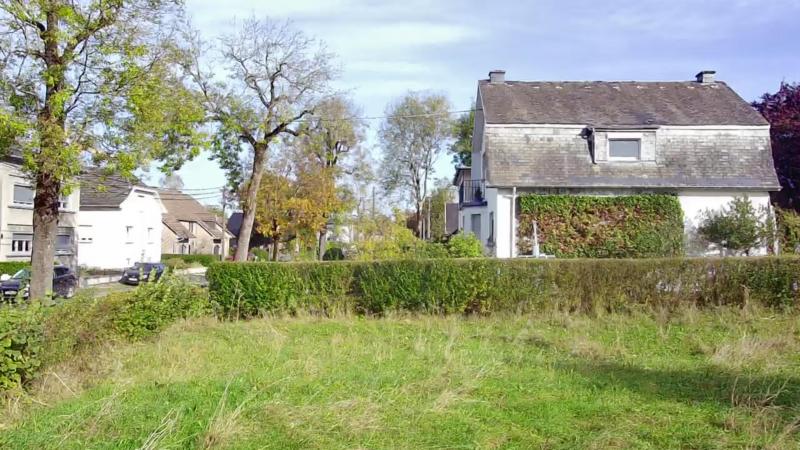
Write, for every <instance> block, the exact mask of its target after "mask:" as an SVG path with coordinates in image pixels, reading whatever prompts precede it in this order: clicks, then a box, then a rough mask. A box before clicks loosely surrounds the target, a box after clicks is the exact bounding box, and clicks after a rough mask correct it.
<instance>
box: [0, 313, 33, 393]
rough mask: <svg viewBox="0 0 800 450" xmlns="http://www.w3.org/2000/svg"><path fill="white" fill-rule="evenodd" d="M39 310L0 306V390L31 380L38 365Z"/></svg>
mask: <svg viewBox="0 0 800 450" xmlns="http://www.w3.org/2000/svg"><path fill="white" fill-rule="evenodd" d="M41 317H42V312H41V307H40V306H39V304H38V303H33V304H30V305H26V306H21V307H13V306H0V391H3V390H6V389H13V388H15V387H17V386H20V385H21V384H23V383H25V382H27V381H28V380H30V379H31V378H33V377H34V376H35V374H36V371H37V370H38V368H39V366H40V365H41V360H40V359H39V351H40V348H41V345H42V333H41Z"/></svg>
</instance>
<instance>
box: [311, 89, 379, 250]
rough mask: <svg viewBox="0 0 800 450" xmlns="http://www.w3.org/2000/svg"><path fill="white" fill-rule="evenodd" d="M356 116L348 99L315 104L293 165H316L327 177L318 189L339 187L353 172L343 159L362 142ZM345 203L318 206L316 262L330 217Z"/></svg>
mask: <svg viewBox="0 0 800 450" xmlns="http://www.w3.org/2000/svg"><path fill="white" fill-rule="evenodd" d="M358 116H359V110H358V108H357V107H356V106H355V105H354V104H353V103H352V102H351V101H350V100H349V99H347V98H345V97H343V96H334V97H331V98H327V99H324V100H322V101H321V102H320V103H318V104H317V105H316V107H315V108H314V115H313V116H311V117H309V119H308V122H307V124H306V126H305V128H304V133H303V137H302V139H301V140H300V142H299V149H298V150H299V152H298V153H299V155H298V156H299V159H300V160H301V161H300V162H299V163H298V164H297V166H303V165H304V163H305V160H307V159H311V160H312V161H313V162H314V163H315V164H316V165H318V166H319V170H317V173H318V174H319V176H324V177H327V178H329V180H327V182H326V181H325V180H319V183H318V184H319V185H320V186H324V185H328V186H332V187H333V188H336V187H339V186H340V181H342V178H343V176H344V175H346V174H347V173H351V174H352V173H355V172H356V170H351V167H352V166H351V165H350V164H348V161H345V158H346V157H347V156H348V155H350V153H351V150H353V149H355V148H357V147H358V145H359V144H360V143H361V142H362V141H363V140H364V129H365V124H364V122H363V120H361V119H359V118H358ZM353 169H354V167H353ZM322 198H330V197H329V196H322ZM337 200H338V197H337ZM345 204H346V202H344V201H336V202H325V203H324V204H323V203H320V206H322V207H323V210H322V211H321V213H322V218H323V219H324V220H323V224H322V226H321V228H320V229H319V230H318V232H317V256H318V258H319V259H320V260H321V259H323V256H324V255H325V250H326V248H327V236H328V227H330V226H332V225H334V223H333V215H334V214H335V213H339V212H342V208H341V207H343V206H344V205H345Z"/></svg>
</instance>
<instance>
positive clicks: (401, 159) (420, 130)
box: [379, 92, 452, 236]
mask: <svg viewBox="0 0 800 450" xmlns="http://www.w3.org/2000/svg"><path fill="white" fill-rule="evenodd" d="M449 108H450V103H449V102H448V101H447V98H445V97H444V96H441V95H434V94H421V93H418V92H410V93H408V94H406V96H404V97H403V98H401V99H399V100H398V101H397V102H395V103H393V104H391V105H389V107H388V108H387V111H386V115H387V116H388V117H387V118H386V120H385V121H384V123H383V124H382V125H381V129H380V131H379V137H380V142H381V145H382V150H383V160H382V164H381V168H382V174H383V179H382V183H383V187H384V189H385V190H386V191H387V192H394V191H398V190H400V191H403V193H404V194H406V195H408V197H407V198H408V199H409V200H410V202H411V203H412V204H413V205H414V212H415V216H416V217H421V216H422V208H423V204H424V202H425V198H426V197H427V194H428V182H429V178H430V173H431V171H432V170H433V165H434V163H435V162H436V159H437V158H438V156H439V155H440V154H441V152H442V150H443V149H444V145H445V143H446V142H447V140H448V139H449V138H450V136H451V131H452V127H451V122H450V118H449V113H448V110H449ZM416 235H417V236H422V221H421V220H417V226H416Z"/></svg>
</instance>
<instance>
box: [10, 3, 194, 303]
mask: <svg viewBox="0 0 800 450" xmlns="http://www.w3.org/2000/svg"><path fill="white" fill-rule="evenodd" d="M181 14H182V2H179V1H170V0H131V1H124V2H123V1H95V0H83V1H82V0H41V1H19V0H0V140H3V141H6V142H7V143H8V144H9V145H10V146H11V147H12V148H15V149H16V151H18V152H19V154H20V155H21V156H22V160H23V161H24V163H23V170H24V172H25V173H26V174H27V175H28V176H29V178H30V180H31V182H32V184H33V186H34V187H35V191H36V195H35V198H34V205H33V248H32V252H31V265H32V272H33V274H32V279H31V283H30V297H31V298H41V297H43V296H45V294H46V293H47V292H48V291H50V290H51V288H52V286H51V284H52V276H53V275H52V273H53V260H54V256H55V237H56V233H57V224H58V215H59V200H60V197H61V196H62V195H65V194H68V193H69V191H70V190H71V189H72V188H73V187H74V186H75V184H76V176H77V175H78V173H79V171H80V169H81V166H82V164H83V163H85V162H87V161H92V162H94V163H96V164H98V165H102V166H103V167H104V168H105V169H106V170H107V171H108V172H116V173H121V174H123V175H130V174H131V173H132V172H133V171H134V170H135V169H136V168H138V167H140V166H142V165H144V164H147V163H148V162H149V161H150V160H151V159H163V160H165V164H164V167H166V168H174V167H177V166H179V165H180V163H181V161H182V160H183V159H184V157H186V156H191V155H193V154H196V153H197V152H198V151H199V150H198V147H199V146H200V145H201V140H202V139H201V138H200V137H199V135H198V134H197V133H196V131H195V130H196V128H195V127H194V126H193V125H192V124H193V123H197V122H196V120H197V119H200V120H202V119H203V110H202V108H200V106H199V103H197V102H195V101H194V99H193V96H192V95H191V93H190V92H189V91H187V90H186V89H183V84H182V81H183V80H182V78H181V74H180V72H179V71H178V70H177V68H178V66H176V65H174V64H172V63H173V62H174V61H175V60H176V59H175V58H174V56H175V47H174V45H173V43H174V42H175V41H176V39H177V37H178V36H177V35H176V30H177V29H178V24H180V23H181V21H180V16H181Z"/></svg>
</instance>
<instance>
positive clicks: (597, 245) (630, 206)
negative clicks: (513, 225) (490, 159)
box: [517, 194, 683, 258]
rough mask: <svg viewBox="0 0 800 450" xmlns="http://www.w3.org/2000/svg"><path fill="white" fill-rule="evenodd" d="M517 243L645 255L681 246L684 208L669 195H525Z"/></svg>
mask: <svg viewBox="0 0 800 450" xmlns="http://www.w3.org/2000/svg"><path fill="white" fill-rule="evenodd" d="M519 201H520V215H519V227H518V231H517V233H518V234H517V246H518V250H519V252H520V254H531V252H532V249H533V239H532V236H533V222H534V220H535V221H536V222H537V224H538V236H539V245H540V251H541V252H543V253H546V254H551V255H555V256H556V257H559V258H649V257H662V256H678V255H680V254H681V253H682V251H683V211H682V210H681V206H680V203H679V202H678V198H677V197H676V196H674V195H665V194H652V195H626V196H586V195H525V196H522V197H520V199H519Z"/></svg>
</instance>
